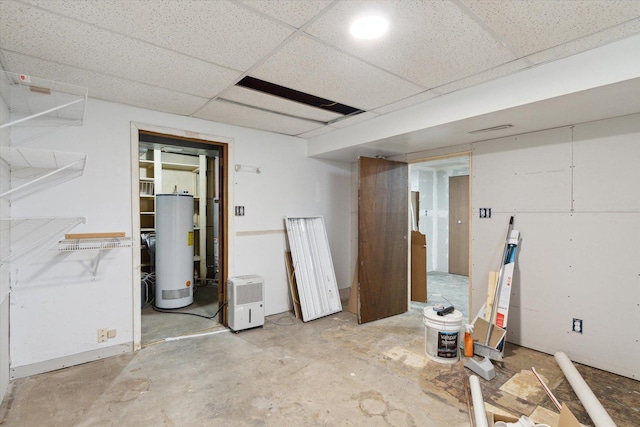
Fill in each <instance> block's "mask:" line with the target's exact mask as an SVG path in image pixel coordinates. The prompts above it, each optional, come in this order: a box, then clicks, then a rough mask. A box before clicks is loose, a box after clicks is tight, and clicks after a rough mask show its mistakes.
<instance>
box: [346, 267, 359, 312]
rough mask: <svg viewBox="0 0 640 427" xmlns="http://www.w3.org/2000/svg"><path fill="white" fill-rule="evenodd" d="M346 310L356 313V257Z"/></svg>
mask: <svg viewBox="0 0 640 427" xmlns="http://www.w3.org/2000/svg"><path fill="white" fill-rule="evenodd" d="M347 310H348V311H349V312H350V313H353V314H356V315H357V314H358V259H357V258H356V268H355V271H354V272H353V281H352V282H351V292H350V293H349V303H348V304H347Z"/></svg>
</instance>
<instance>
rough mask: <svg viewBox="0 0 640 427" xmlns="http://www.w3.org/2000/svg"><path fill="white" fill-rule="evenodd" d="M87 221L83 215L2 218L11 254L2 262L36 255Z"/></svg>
mask: <svg viewBox="0 0 640 427" xmlns="http://www.w3.org/2000/svg"><path fill="white" fill-rule="evenodd" d="M86 221H87V219H86V218H83V217H73V218H61V217H41V218H0V233H1V234H2V239H3V240H4V239H10V242H11V245H10V248H11V250H10V251H9V254H8V255H7V256H6V257H4V258H2V259H0V264H5V263H9V262H14V261H18V260H21V259H23V258H25V257H28V256H33V257H34V256H36V255H37V254H38V253H40V250H42V249H47V248H49V247H50V246H52V245H53V244H54V243H55V242H56V241H58V240H59V239H60V236H64V233H66V232H67V231H69V230H71V229H73V228H74V227H75V226H77V225H78V224H84V223H85V222H86Z"/></svg>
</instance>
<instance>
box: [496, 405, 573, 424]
mask: <svg viewBox="0 0 640 427" xmlns="http://www.w3.org/2000/svg"><path fill="white" fill-rule="evenodd" d="M487 419H488V421H489V427H494V426H495V423H496V422H497V421H504V422H505V423H515V422H517V421H518V418H516V417H512V416H510V415H503V414H494V413H493V412H487ZM531 421H533V422H536V420H531ZM550 426H551V427H581V426H582V425H581V424H580V423H579V422H578V420H577V419H576V417H575V415H573V413H572V412H571V410H569V408H568V407H567V405H565V404H564V403H563V404H562V410H561V411H560V418H558V423H557V424H550Z"/></svg>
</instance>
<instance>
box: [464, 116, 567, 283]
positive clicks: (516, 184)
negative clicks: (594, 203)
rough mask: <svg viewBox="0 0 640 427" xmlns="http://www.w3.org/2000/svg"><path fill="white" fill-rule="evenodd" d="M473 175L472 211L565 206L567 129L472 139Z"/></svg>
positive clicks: (557, 209)
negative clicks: (487, 138) (491, 138)
mask: <svg viewBox="0 0 640 427" xmlns="http://www.w3.org/2000/svg"><path fill="white" fill-rule="evenodd" d="M472 180H473V185H472V188H473V200H474V203H473V205H472V206H473V210H474V213H477V211H478V208H491V209H492V212H494V213H495V212H568V211H569V210H570V209H571V129H570V128H563V129H553V130H550V131H545V132H538V133H533V134H527V135H520V136H515V137H509V138H501V139H497V140H495V141H485V142H481V143H477V144H474V145H473V177H472ZM485 277H486V276H485Z"/></svg>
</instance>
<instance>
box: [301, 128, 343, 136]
mask: <svg viewBox="0 0 640 427" xmlns="http://www.w3.org/2000/svg"><path fill="white" fill-rule="evenodd" d="M336 129H337V128H334V127H331V126H321V127H319V128H317V129H314V130H311V131H309V132H304V133H301V134H298V135H296V136H299V137H301V138H313V137H315V136H319V135H324V134H325V133H329V132H333V131H334V130H336Z"/></svg>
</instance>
